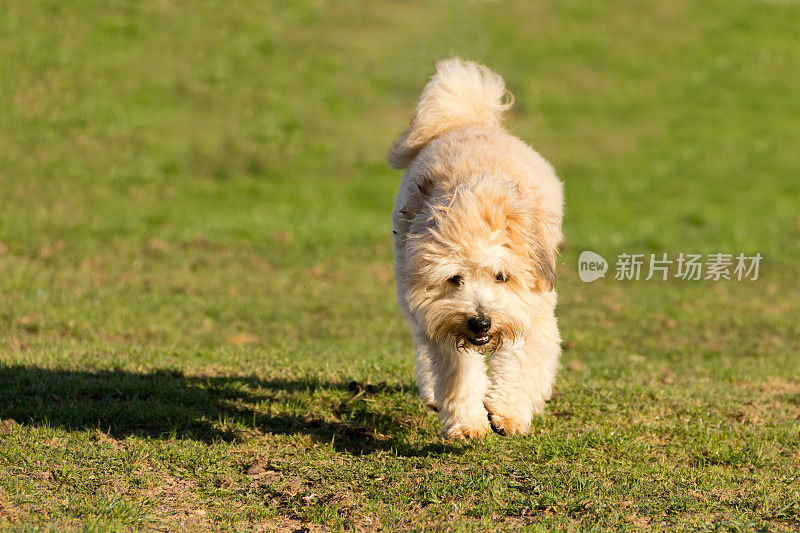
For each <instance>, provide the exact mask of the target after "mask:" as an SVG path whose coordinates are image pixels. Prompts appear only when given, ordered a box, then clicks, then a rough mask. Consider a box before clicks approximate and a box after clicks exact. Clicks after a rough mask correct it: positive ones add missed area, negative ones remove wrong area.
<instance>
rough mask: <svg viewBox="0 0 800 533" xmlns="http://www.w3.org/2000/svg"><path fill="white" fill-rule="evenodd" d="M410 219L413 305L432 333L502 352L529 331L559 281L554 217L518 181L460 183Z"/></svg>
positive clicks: (464, 344)
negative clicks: (528, 198)
mask: <svg viewBox="0 0 800 533" xmlns="http://www.w3.org/2000/svg"><path fill="white" fill-rule="evenodd" d="M429 207H430V209H429V210H427V211H426V212H425V213H424V214H422V215H420V217H418V218H417V219H416V220H414V221H413V222H412V228H411V234H412V235H413V237H411V239H410V241H409V244H410V251H411V255H410V265H409V266H410V267H411V268H409V269H408V272H409V279H408V280H407V283H408V293H407V298H408V305H409V308H410V309H411V310H412V312H414V314H415V315H416V316H417V317H418V323H421V324H424V327H426V328H427V334H428V335H429V336H430V338H432V339H434V340H437V341H440V342H453V343H455V345H456V346H457V347H459V348H467V347H472V348H477V349H480V350H496V349H497V348H498V347H499V346H500V345H501V344H502V343H504V342H512V341H513V340H515V339H517V338H520V337H522V336H524V335H525V333H526V331H527V328H528V324H529V322H530V320H531V319H532V318H533V315H534V312H535V311H534V304H535V296H536V295H537V294H539V293H543V292H546V293H549V292H550V291H552V290H553V285H554V283H555V254H556V250H555V247H554V246H548V245H547V243H546V242H545V239H543V237H542V235H543V231H542V230H543V228H544V227H545V225H546V224H548V221H547V220H545V219H544V218H543V216H542V214H541V213H538V212H537V211H536V209H534V208H533V207H532V206H529V205H527V204H526V203H525V202H524V201H523V200H522V197H521V195H520V193H519V190H518V188H517V186H516V184H514V183H513V182H510V181H504V180H498V179H488V180H481V181H474V182H469V183H466V184H463V185H460V186H459V187H458V188H457V189H456V190H455V192H454V194H453V195H452V196H450V197H448V198H446V199H445V200H444V201H441V202H433V203H432V204H431V205H430V206H429Z"/></svg>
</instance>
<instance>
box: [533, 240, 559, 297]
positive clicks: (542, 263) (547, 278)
mask: <svg viewBox="0 0 800 533" xmlns="http://www.w3.org/2000/svg"><path fill="white" fill-rule="evenodd" d="M540 244H543V246H542V245H535V246H533V247H532V250H531V270H532V274H533V285H534V287H535V288H536V292H550V291H552V290H553V289H554V288H555V286H556V254H557V253H558V251H557V250H556V249H555V248H551V247H549V246H547V245H546V244H544V243H540Z"/></svg>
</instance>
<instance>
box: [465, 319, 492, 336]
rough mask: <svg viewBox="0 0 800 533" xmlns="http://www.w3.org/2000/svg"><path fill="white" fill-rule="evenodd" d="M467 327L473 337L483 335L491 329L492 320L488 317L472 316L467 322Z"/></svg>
mask: <svg viewBox="0 0 800 533" xmlns="http://www.w3.org/2000/svg"><path fill="white" fill-rule="evenodd" d="M467 327H468V328H469V330H470V331H471V332H472V333H474V334H475V335H483V334H484V333H486V332H487V331H489V328H491V327H492V319H491V318H489V317H488V316H473V317H471V318H470V319H469V320H467Z"/></svg>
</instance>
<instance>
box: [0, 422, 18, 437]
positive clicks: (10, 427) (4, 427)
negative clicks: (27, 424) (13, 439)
mask: <svg viewBox="0 0 800 533" xmlns="http://www.w3.org/2000/svg"><path fill="white" fill-rule="evenodd" d="M18 426H19V424H17V423H16V421H14V420H12V419H10V418H9V419H6V420H0V437H7V436H8V435H11V434H12V433H14V431H16V429H17V427H18Z"/></svg>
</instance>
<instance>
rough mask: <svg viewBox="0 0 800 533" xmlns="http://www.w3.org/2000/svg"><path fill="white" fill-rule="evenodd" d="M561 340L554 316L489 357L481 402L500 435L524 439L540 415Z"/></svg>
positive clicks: (550, 385) (550, 383) (547, 394)
mask: <svg viewBox="0 0 800 533" xmlns="http://www.w3.org/2000/svg"><path fill="white" fill-rule="evenodd" d="M560 353H561V340H560V337H559V334H558V327H557V325H556V319H555V317H554V316H551V317H549V318H548V319H546V320H542V321H540V323H539V325H538V326H537V331H536V335H535V336H534V335H531V336H530V337H529V338H526V339H520V340H519V341H517V342H514V343H510V344H509V345H504V346H502V347H501V348H500V350H498V351H497V352H496V353H495V354H493V355H492V361H491V370H490V373H489V376H490V378H491V380H492V386H491V388H490V389H489V392H488V393H487V394H486V398H485V399H484V402H483V404H484V407H486V411H487V412H488V413H489V422H490V424H491V428H492V430H493V431H494V432H495V433H499V434H500V435H524V434H526V433H528V432H529V431H530V427H531V419H532V418H533V415H535V414H541V413H542V412H543V411H544V404H545V402H546V401H547V400H548V399H550V394H551V393H552V389H553V383H554V382H555V379H556V373H557V371H558V358H559V355H560Z"/></svg>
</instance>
